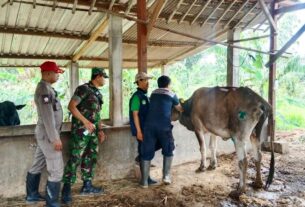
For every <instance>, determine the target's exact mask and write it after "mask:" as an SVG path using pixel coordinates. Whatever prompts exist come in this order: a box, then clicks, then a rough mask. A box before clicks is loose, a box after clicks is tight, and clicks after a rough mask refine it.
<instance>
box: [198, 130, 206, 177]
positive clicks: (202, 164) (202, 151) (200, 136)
mask: <svg viewBox="0 0 305 207" xmlns="http://www.w3.org/2000/svg"><path fill="white" fill-rule="evenodd" d="M195 134H196V137H197V139H198V142H199V146H200V154H201V162H200V166H199V168H198V169H197V170H196V172H204V169H205V166H206V149H205V139H204V137H205V136H204V133H203V132H202V131H199V130H198V131H197V130H196V131H195Z"/></svg>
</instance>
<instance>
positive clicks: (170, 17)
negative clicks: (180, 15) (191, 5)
mask: <svg viewBox="0 0 305 207" xmlns="http://www.w3.org/2000/svg"><path fill="white" fill-rule="evenodd" d="M182 2H183V0H179V2H178V4H177V5H176V7H175V9H174V11H173V12H172V13H171V15H170V16H169V17H168V19H167V23H169V22H170V21H171V20H172V18H173V17H174V15H175V13H176V12H177V10H178V9H179V8H180V5H181V3H182Z"/></svg>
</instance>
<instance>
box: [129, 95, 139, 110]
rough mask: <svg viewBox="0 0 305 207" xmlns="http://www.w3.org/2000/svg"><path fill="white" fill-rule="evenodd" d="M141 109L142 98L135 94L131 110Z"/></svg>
mask: <svg viewBox="0 0 305 207" xmlns="http://www.w3.org/2000/svg"><path fill="white" fill-rule="evenodd" d="M139 110H140V98H139V96H137V95H135V96H133V98H132V99H131V111H139Z"/></svg>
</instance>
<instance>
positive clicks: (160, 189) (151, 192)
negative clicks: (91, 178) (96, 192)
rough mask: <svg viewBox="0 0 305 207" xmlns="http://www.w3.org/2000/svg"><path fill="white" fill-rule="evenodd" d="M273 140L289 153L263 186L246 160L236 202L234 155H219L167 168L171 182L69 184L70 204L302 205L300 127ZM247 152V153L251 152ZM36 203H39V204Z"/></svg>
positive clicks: (303, 136) (304, 134) (304, 153)
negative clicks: (205, 165) (257, 185)
mask: <svg viewBox="0 0 305 207" xmlns="http://www.w3.org/2000/svg"><path fill="white" fill-rule="evenodd" d="M276 140H283V141H287V142H288V143H289V146H290V152H289V154H285V155H280V154H276V159H275V160H276V161H275V169H276V172H275V177H274V180H273V184H272V185H271V186H270V188H269V189H268V190H267V191H266V190H263V189H262V190H254V189H253V188H252V187H251V183H252V182H253V180H254V177H255V166H254V163H253V161H252V160H251V159H250V162H249V168H248V187H247V192H246V194H244V195H242V196H241V197H240V200H239V201H236V200H232V199H231V198H229V196H228V194H229V193H230V191H232V190H234V189H235V188H236V186H237V183H238V177H239V175H238V171H237V161H236V155H235V154H230V155H222V156H219V157H218V165H219V167H218V168H217V169H216V170H214V171H205V172H203V173H196V172H195V170H196V169H197V167H198V166H199V161H196V162H192V163H186V164H183V165H180V166H175V167H174V168H173V170H172V178H173V184H172V185H170V186H164V185H159V186H154V187H150V188H148V189H141V188H139V186H138V184H137V180H136V179H123V180H116V181H111V182H110V181H109V182H101V183H98V185H101V186H103V187H104V188H105V189H106V194H105V195H103V196H85V197H84V196H79V195H77V194H78V191H79V189H80V185H76V186H74V188H73V199H74V201H73V204H72V206H75V207H91V206H92V207H93V206H94V207H97V206H103V207H161V206H168V207H203V206H204V207H209V206H226V207H227V206H228V207H234V206H254V207H255V206H285V207H286V206H293V207H295V206H305V176H304V174H305V130H295V131H293V132H277V135H276ZM250 156H251V155H248V157H250ZM269 161H270V153H268V152H265V153H263V164H262V175H263V180H264V181H265V180H266V177H267V175H268V168H269ZM151 175H152V177H153V178H157V179H158V178H159V181H160V178H161V169H159V168H152V169H151ZM0 206H26V205H25V203H24V198H23V197H18V198H10V199H3V198H2V199H1V198H0ZM36 206H39V207H40V206H44V205H43V203H42V204H38V205H36Z"/></svg>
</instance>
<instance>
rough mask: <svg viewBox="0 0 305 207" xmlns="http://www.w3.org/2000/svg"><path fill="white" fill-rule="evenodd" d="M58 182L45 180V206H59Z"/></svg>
mask: <svg viewBox="0 0 305 207" xmlns="http://www.w3.org/2000/svg"><path fill="white" fill-rule="evenodd" d="M59 192H60V182H51V181H48V182H47V186H46V204H47V207H60V204H59V201H58V200H59Z"/></svg>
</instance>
